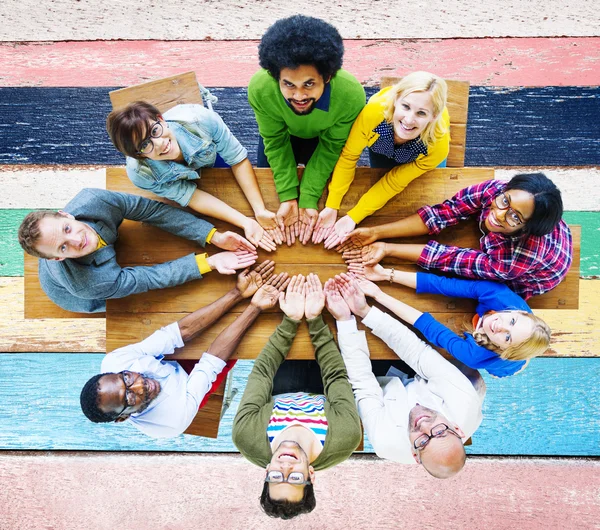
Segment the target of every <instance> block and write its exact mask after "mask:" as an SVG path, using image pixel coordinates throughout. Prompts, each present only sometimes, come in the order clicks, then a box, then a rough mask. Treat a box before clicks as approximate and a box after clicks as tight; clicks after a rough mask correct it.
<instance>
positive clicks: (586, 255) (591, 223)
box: [563, 205, 600, 278]
mask: <svg viewBox="0 0 600 530" xmlns="http://www.w3.org/2000/svg"><path fill="white" fill-rule="evenodd" d="M599 208H600V205H599ZM563 218H564V220H565V221H566V222H567V223H568V224H571V225H581V264H580V267H581V271H580V273H579V275H580V277H581V278H593V277H597V276H600V212H565V213H564V215H563Z"/></svg>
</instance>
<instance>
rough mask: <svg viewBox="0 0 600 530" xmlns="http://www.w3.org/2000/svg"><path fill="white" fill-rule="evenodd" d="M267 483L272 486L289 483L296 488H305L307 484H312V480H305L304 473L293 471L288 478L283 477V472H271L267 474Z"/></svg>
mask: <svg viewBox="0 0 600 530" xmlns="http://www.w3.org/2000/svg"><path fill="white" fill-rule="evenodd" d="M265 482H269V483H271V484H283V483H284V482H287V483H288V484H293V485H294V486H304V485H305V484H310V480H305V477H304V473H301V472H300V471H292V472H291V473H290V474H289V475H288V476H287V478H285V477H284V476H283V473H282V472H281V471H269V472H268V473H267V477H266V478H265Z"/></svg>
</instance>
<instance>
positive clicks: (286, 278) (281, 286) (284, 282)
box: [278, 272, 290, 291]
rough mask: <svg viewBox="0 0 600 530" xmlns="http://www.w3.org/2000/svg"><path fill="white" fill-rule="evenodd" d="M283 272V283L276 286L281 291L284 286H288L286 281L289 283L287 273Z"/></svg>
mask: <svg viewBox="0 0 600 530" xmlns="http://www.w3.org/2000/svg"><path fill="white" fill-rule="evenodd" d="M284 274H285V276H284V278H285V280H284V281H283V283H282V284H281V285H280V286H279V287H278V289H279V290H280V291H283V290H284V289H285V288H286V287H287V286H288V283H290V279H289V278H288V273H287V272H284Z"/></svg>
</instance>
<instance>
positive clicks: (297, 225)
mask: <svg viewBox="0 0 600 530" xmlns="http://www.w3.org/2000/svg"><path fill="white" fill-rule="evenodd" d="M294 227H295V229H294V231H295V235H296V237H298V236H299V235H300V220H299V219H296V222H295V223H294Z"/></svg>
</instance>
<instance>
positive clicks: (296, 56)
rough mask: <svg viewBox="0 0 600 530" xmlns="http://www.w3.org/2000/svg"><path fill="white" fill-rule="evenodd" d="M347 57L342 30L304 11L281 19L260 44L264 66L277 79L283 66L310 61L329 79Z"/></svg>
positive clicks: (267, 32) (297, 65) (261, 61)
mask: <svg viewBox="0 0 600 530" xmlns="http://www.w3.org/2000/svg"><path fill="white" fill-rule="evenodd" d="M343 58H344V43H343V41H342V37H341V36H340V34H339V33H338V30H337V29H335V28H334V27H333V26H332V25H331V24H328V23H327V22H325V21H324V20H320V19H318V18H313V17H306V16H304V15H294V16H292V17H289V18H282V19H281V20H278V21H277V22H275V24H273V25H272V26H271V27H269V29H267V31H266V33H265V34H264V35H263V37H262V39H261V40H260V44H259V45H258V60H259V63H260V66H261V68H264V69H265V70H268V72H269V73H270V74H271V76H273V77H274V78H275V79H279V74H280V72H281V70H282V69H283V68H291V69H296V68H298V67H299V66H301V65H305V64H310V65H313V66H314V67H315V68H316V69H317V71H318V72H319V74H320V75H321V76H322V77H323V80H324V81H325V82H327V81H328V80H329V79H330V78H331V77H333V76H334V75H335V74H336V72H337V71H338V70H339V69H340V68H341V67H342V61H343Z"/></svg>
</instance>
